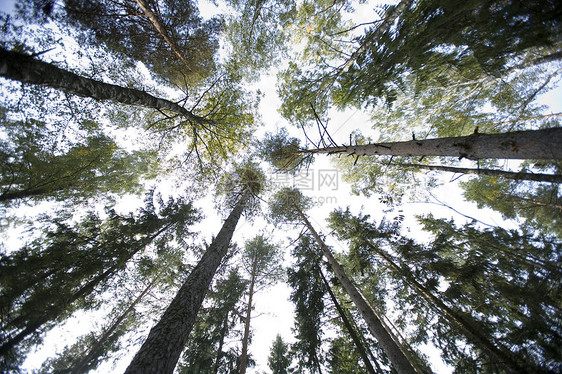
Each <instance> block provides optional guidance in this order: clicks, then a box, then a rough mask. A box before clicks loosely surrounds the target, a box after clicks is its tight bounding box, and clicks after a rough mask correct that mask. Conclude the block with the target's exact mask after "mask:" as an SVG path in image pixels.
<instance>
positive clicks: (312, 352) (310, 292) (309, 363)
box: [287, 235, 326, 373]
mask: <svg viewBox="0 0 562 374" xmlns="http://www.w3.org/2000/svg"><path fill="white" fill-rule="evenodd" d="M291 254H292V255H293V257H294V258H295V260H296V262H295V266H293V267H292V268H289V269H287V282H288V284H289V285H290V286H291V288H292V289H293V291H292V292H291V297H290V299H291V301H292V302H293V303H294V304H295V328H294V332H295V337H296V339H297V342H296V343H294V344H293V345H292V346H291V351H292V354H293V355H294V357H295V358H296V360H297V362H298V368H297V371H299V372H300V371H302V370H303V369H304V368H307V369H309V370H310V371H311V372H312V373H315V372H320V370H321V369H320V365H321V364H320V363H321V362H322V361H323V359H322V356H323V355H322V348H321V345H322V325H323V316H324V313H325V304H324V295H325V294H326V289H325V286H324V283H323V281H322V278H321V277H320V271H321V268H320V259H319V256H320V249H319V248H318V247H317V246H316V244H315V241H314V239H313V238H312V237H311V236H309V235H302V236H301V237H300V238H299V241H298V242H297V245H296V246H295V247H294V248H293V250H292V251H291Z"/></svg>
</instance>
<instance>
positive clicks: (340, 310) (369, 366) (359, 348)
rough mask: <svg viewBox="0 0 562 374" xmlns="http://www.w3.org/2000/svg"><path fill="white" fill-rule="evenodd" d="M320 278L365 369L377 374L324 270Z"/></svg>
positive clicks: (371, 373)
mask: <svg viewBox="0 0 562 374" xmlns="http://www.w3.org/2000/svg"><path fill="white" fill-rule="evenodd" d="M320 277H321V278H322V281H323V282H324V285H325V286H326V289H327V290H328V294H329V295H330V298H331V299H332V302H333V303H334V306H335V307H336V310H337V311H338V314H339V315H340V317H341V319H342V322H343V325H344V326H345V328H346V329H347V332H348V333H349V336H351V340H353V343H355V347H356V348H357V351H358V352H359V355H360V356H361V359H362V360H363V363H364V364H365V368H366V369H367V372H369V373H370V374H376V371H375V368H373V365H372V364H371V360H369V356H368V355H367V350H366V347H365V346H364V344H363V342H362V341H361V338H359V336H358V335H357V332H356V331H355V329H354V328H353V326H352V324H351V321H350V320H349V319H348V318H347V315H346V313H345V310H344V309H343V307H342V306H341V305H340V303H339V301H338V298H337V297H336V295H335V294H334V291H332V287H331V286H330V283H328V280H327V279H326V277H325V276H324V273H322V270H320Z"/></svg>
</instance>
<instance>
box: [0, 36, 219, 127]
mask: <svg viewBox="0 0 562 374" xmlns="http://www.w3.org/2000/svg"><path fill="white" fill-rule="evenodd" d="M0 76H2V77H5V78H8V79H13V80H17V81H20V82H22V83H30V84H38V85H41V86H46V87H51V88H55V89H57V90H61V91H63V92H65V93H68V94H71V95H77V96H82V97H90V98H92V99H96V100H112V101H115V102H119V103H123V104H128V105H138V106H142V107H146V108H152V109H156V110H166V111H170V112H173V113H176V114H179V115H180V116H183V117H185V118H186V119H187V120H189V121H192V122H195V123H198V124H211V123H212V121H210V120H208V119H205V118H203V117H199V116H196V115H195V114H193V113H192V112H190V111H189V110H187V109H185V108H184V107H182V106H180V105H178V104H176V103H174V102H172V101H170V100H166V99H161V98H157V97H154V96H152V95H150V94H148V93H146V92H144V91H140V90H137V89H133V88H126V87H121V86H117V85H114V84H109V83H104V82H101V81H97V80H94V79H90V78H85V77H81V76H79V75H77V74H74V73H72V72H69V71H67V70H63V69H61V68H58V67H56V66H55V65H53V64H49V63H46V62H43V61H40V60H37V59H35V58H33V57H32V56H29V55H26V54H23V53H19V52H11V51H8V50H6V49H5V48H2V47H0Z"/></svg>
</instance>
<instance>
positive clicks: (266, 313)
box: [0, 0, 562, 374]
mask: <svg viewBox="0 0 562 374" xmlns="http://www.w3.org/2000/svg"><path fill="white" fill-rule="evenodd" d="M11 3H13V1H11V0H0V9H2V10H6V9H9V8H8V7H9V6H10V4H11ZM372 8H373V6H372V5H369V4H366V5H363V6H362V8H361V11H360V12H359V16H360V17H361V18H359V19H358V21H359V22H364V21H366V20H372V17H374V14H375V13H374V12H373V10H372ZM207 11H208V10H204V11H203V12H202V13H204V14H206V13H205V12H207ZM208 12H209V14H210V12H211V11H208ZM259 85H260V89H261V90H262V91H263V92H264V94H265V96H264V98H263V99H262V101H261V104H260V113H261V116H262V121H263V123H264V125H265V126H264V128H262V129H260V130H259V131H258V133H257V136H260V135H263V132H265V131H275V130H276V129H278V128H280V127H286V128H287V129H288V130H289V131H290V133H291V135H293V136H297V137H299V138H301V139H302V132H301V131H300V130H299V129H296V128H294V127H292V126H291V125H290V124H289V123H287V121H286V120H284V119H283V118H282V117H281V116H280V115H279V113H278V111H277V109H278V107H279V105H280V100H279V97H278V96H277V94H276V92H275V86H276V76H275V74H274V73H272V74H269V75H266V76H264V77H263V78H262V79H261V81H260V83H259ZM561 98H562V92H561V89H560V87H558V88H557V89H556V90H554V91H551V92H549V93H548V94H547V95H543V97H542V98H541V101H542V102H543V103H544V104H547V105H550V108H551V109H550V110H551V112H552V113H558V112H562V99H561ZM369 123H370V120H369V117H368V116H367V115H366V114H364V113H362V112H361V111H359V110H355V109H353V110H348V111H345V112H341V113H340V112H332V113H331V119H330V121H329V123H328V129H329V131H330V135H331V136H332V137H333V138H334V140H335V141H336V142H337V143H339V144H342V143H345V142H348V139H349V134H350V133H351V132H353V131H354V130H357V129H359V130H362V131H363V132H364V133H365V131H367V129H369V128H370V125H369ZM308 172H309V174H303V175H300V179H299V181H300V183H298V184H300V187H301V188H302V190H303V192H304V193H305V194H306V195H308V196H311V197H313V198H314V199H315V201H316V202H317V203H318V204H317V206H315V207H314V208H313V209H312V210H311V211H310V212H309V217H310V220H311V222H312V224H313V225H314V226H315V228H316V229H317V230H318V231H320V232H322V233H324V234H326V235H328V234H329V230H328V228H327V225H326V222H325V221H324V219H325V218H326V217H327V215H328V213H329V212H330V211H332V210H333V209H335V208H338V207H341V208H345V207H347V206H349V207H350V208H351V210H352V212H354V213H358V212H360V211H361V212H363V213H369V214H371V215H372V216H373V217H374V218H375V219H376V220H377V221H380V219H381V218H382V217H383V216H386V217H387V218H392V217H393V215H397V214H404V215H405V216H406V218H405V223H404V226H405V227H407V231H408V232H409V235H411V236H412V237H415V238H416V239H417V240H419V241H425V240H427V239H428V238H427V237H426V234H424V233H423V232H422V231H420V230H419V229H418V228H417V223H416V221H415V215H417V214H422V213H428V212H432V213H433V214H434V215H436V216H437V217H446V218H451V217H453V218H454V219H455V221H458V222H462V221H463V220H465V219H466V218H465V217H463V216H461V215H459V214H458V213H455V212H454V211H452V210H450V209H448V208H445V207H439V206H437V205H435V204H427V203H421V202H418V203H415V202H413V203H407V204H404V205H402V206H399V207H394V208H393V209H390V210H389V208H388V207H386V206H384V205H382V204H381V203H379V201H378V199H377V198H376V197H373V198H370V199H367V198H365V197H362V196H355V195H352V194H351V191H350V187H349V186H348V185H347V184H346V183H345V182H343V181H342V179H341V175H340V172H339V171H337V170H336V169H335V168H334V166H333V165H332V164H331V163H330V161H329V158H328V157H327V156H318V157H317V158H316V161H315V163H314V164H313V165H311V167H310V169H309V171H308ZM268 173H269V174H270V176H271V177H272V179H273V180H275V181H277V182H279V183H289V184H292V183H293V181H292V180H289V181H288V182H287V181H286V180H283V178H282V177H281V176H279V175H274V174H273V172H272V171H271V170H269V171H268ZM443 178H445V179H444V180H445V181H448V180H451V175H444V176H443ZM463 178H466V177H463ZM161 188H164V187H163V186H161ZM434 193H435V195H436V196H437V197H438V198H439V199H440V200H442V201H443V202H444V203H447V204H448V205H451V206H454V207H455V208H456V209H457V210H458V211H460V212H461V213H463V214H466V215H468V216H472V217H477V218H479V219H481V220H483V221H484V222H486V223H489V224H492V225H505V224H506V223H504V222H503V219H502V218H501V216H500V215H499V214H498V213H496V212H493V211H491V210H478V209H477V208H476V207H475V206H474V205H473V204H469V203H466V202H464V201H463V198H462V192H461V191H460V189H459V188H458V186H457V185H456V184H455V183H452V182H451V183H445V184H444V186H443V187H441V188H440V189H437V190H436V191H435V192H434ZM135 204H137V201H136V200H131V201H125V202H122V203H121V206H120V209H123V210H130V209H131V208H132V207H133V206H134V205H135ZM196 206H198V207H200V208H201V209H202V210H203V211H204V213H205V215H206V218H205V220H204V221H203V222H201V223H200V224H199V225H198V226H196V228H201V231H202V233H201V236H202V237H204V238H206V239H207V241H210V238H211V236H213V235H216V233H217V232H218V230H219V229H220V227H221V225H222V217H221V216H220V215H218V214H216V212H215V209H214V203H213V201H212V199H211V198H206V199H202V200H200V201H198V202H197V203H196ZM263 225H266V223H265V222H264V221H263V220H257V221H256V222H249V221H247V220H245V219H242V220H241V221H240V223H239V224H238V226H237V228H236V231H235V234H234V237H233V241H234V242H236V243H238V244H239V245H242V244H243V243H244V242H245V241H246V240H248V239H250V238H252V237H253V236H255V235H256V234H257V233H258V232H259V231H260V230H262V229H263ZM265 227H266V229H265V230H266V232H271V233H272V234H271V235H272V239H273V240H274V241H276V242H278V243H280V245H281V247H283V248H285V250H286V254H287V256H286V264H287V265H290V263H291V262H290V258H289V256H288V252H289V251H290V249H289V248H286V245H287V243H288V242H289V241H291V240H294V239H295V237H294V236H295V235H296V233H297V232H298V231H299V230H296V229H292V228H290V227H275V228H274V227H273V226H271V225H266V226H265ZM328 244H330V245H331V246H332V247H333V248H334V250H335V251H345V250H346V248H345V245H344V244H342V243H339V242H336V241H334V240H333V239H331V238H330V237H329V235H328ZM289 295H290V289H289V287H288V286H287V285H286V284H284V283H279V284H277V285H275V286H272V287H270V288H268V289H265V290H262V291H260V292H259V293H258V294H256V295H255V298H254V300H255V311H254V312H253V316H254V318H253V319H252V329H253V340H252V343H251V345H250V347H249V351H250V353H251V354H252V355H253V356H254V358H255V360H256V361H257V366H256V367H255V368H249V369H248V373H250V374H254V373H256V374H258V373H262V372H269V370H268V368H267V356H268V355H269V349H270V347H271V344H272V342H273V340H274V338H275V336H276V335H277V334H280V335H282V337H283V339H284V340H285V341H288V342H292V341H293V340H294V339H293V337H292V332H291V329H292V327H293V306H292V304H291V303H290V302H289V300H288V298H289ZM82 317H83V316H81V315H76V316H75V317H73V318H72V319H71V320H70V321H69V322H68V323H66V324H64V325H63V326H61V327H57V328H55V329H54V330H53V332H52V333H51V334H49V335H48V337H47V339H46V340H45V342H44V345H43V347H42V349H41V350H40V351H38V352H36V353H35V354H32V355H30V357H29V359H28V361H27V362H26V366H27V367H28V368H29V369H32V368H36V367H38V366H39V365H40V363H41V361H42V359H43V358H44V357H45V355H47V354H48V355H50V354H53V353H55V352H57V351H60V350H61V349H62V348H63V347H64V344H65V343H66V342H69V341H70V338H71V337H72V336H77V335H79V334H82V333H84V331H86V329H87V328H88V327H89V325H88V323H86V322H85V321H86V320H85V319H84V318H82ZM149 327H150V326H148V327H147V328H149ZM135 353H136V348H131V349H130V351H129V352H128V353H127V354H125V355H124V356H123V357H121V358H120V360H118V362H117V363H116V365H115V366H113V363H106V364H103V365H102V366H101V367H100V368H99V369H98V370H96V372H97V373H109V372H115V373H122V372H123V371H124V370H125V368H126V367H127V365H128V363H129V362H130V359H131V358H132V356H133V355H134V354H135ZM426 353H429V354H430V355H431V357H432V362H431V365H432V367H433V369H434V371H435V372H437V373H448V372H451V371H452V370H451V369H450V368H447V367H446V366H445V365H444V364H443V363H442V361H441V360H440V359H439V358H438V357H437V355H436V354H435V351H434V350H433V349H432V348H431V347H428V348H427V351H426Z"/></svg>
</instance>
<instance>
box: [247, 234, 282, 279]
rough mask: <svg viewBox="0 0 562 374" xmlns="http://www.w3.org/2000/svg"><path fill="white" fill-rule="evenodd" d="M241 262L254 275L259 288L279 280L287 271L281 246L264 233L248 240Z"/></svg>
mask: <svg viewBox="0 0 562 374" xmlns="http://www.w3.org/2000/svg"><path fill="white" fill-rule="evenodd" d="M241 262H242V264H243V265H244V268H245V270H246V272H247V273H248V274H250V275H251V276H253V277H254V280H255V283H256V288H257V289H259V288H262V287H266V286H268V285H270V284H272V283H276V282H278V281H279V280H281V279H282V276H283V274H284V273H285V270H284V269H283V266H282V265H283V253H282V252H281V250H280V248H279V246H278V245H276V244H273V243H271V242H269V241H268V239H267V238H266V237H264V236H263V235H258V236H256V237H254V238H252V239H250V240H247V241H246V244H245V245H244V250H243V251H242V259H241Z"/></svg>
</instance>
